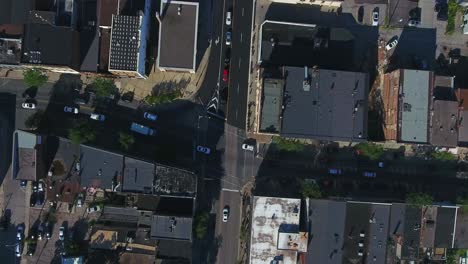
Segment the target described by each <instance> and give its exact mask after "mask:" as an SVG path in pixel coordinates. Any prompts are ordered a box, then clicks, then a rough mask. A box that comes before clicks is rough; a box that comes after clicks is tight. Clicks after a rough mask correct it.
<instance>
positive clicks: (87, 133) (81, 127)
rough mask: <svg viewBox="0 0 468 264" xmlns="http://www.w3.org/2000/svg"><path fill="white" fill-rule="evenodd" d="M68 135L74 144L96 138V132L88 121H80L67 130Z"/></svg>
mask: <svg viewBox="0 0 468 264" xmlns="http://www.w3.org/2000/svg"><path fill="white" fill-rule="evenodd" d="M68 137H69V138H70V140H71V141H72V142H73V143H75V144H81V143H86V142H90V141H94V140H95V139H96V132H95V131H94V128H93V126H92V125H91V124H90V123H88V122H86V121H85V122H80V123H78V124H76V125H75V126H74V127H73V128H72V129H70V130H69V132H68Z"/></svg>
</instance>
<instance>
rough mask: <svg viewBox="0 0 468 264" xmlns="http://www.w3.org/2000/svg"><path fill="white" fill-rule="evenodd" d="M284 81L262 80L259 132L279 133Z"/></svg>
mask: <svg viewBox="0 0 468 264" xmlns="http://www.w3.org/2000/svg"><path fill="white" fill-rule="evenodd" d="M283 90H284V80H281V79H269V78H265V79H264V80H263V89H262V92H263V96H262V111H261V114H260V129H259V130H260V132H265V133H279V132H280V131H281V118H280V117H281V115H282V109H281V108H282V106H283Z"/></svg>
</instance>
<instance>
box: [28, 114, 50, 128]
mask: <svg viewBox="0 0 468 264" xmlns="http://www.w3.org/2000/svg"><path fill="white" fill-rule="evenodd" d="M44 116H45V114H44V111H42V110H37V112H35V113H34V114H32V115H30V116H29V117H28V118H27V119H26V121H24V125H25V126H26V127H27V128H30V129H36V128H38V127H39V125H40V124H41V121H42V120H43V118H44Z"/></svg>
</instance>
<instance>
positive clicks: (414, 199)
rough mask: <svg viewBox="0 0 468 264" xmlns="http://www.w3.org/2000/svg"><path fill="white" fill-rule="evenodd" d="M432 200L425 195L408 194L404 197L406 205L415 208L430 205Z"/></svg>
mask: <svg viewBox="0 0 468 264" xmlns="http://www.w3.org/2000/svg"><path fill="white" fill-rule="evenodd" d="M432 202H433V198H432V196H430V195H429V194H426V193H410V194H408V195H407V196H406V203H407V204H410V205H412V206H416V207H422V206H425V205H432Z"/></svg>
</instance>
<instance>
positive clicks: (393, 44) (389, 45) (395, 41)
mask: <svg viewBox="0 0 468 264" xmlns="http://www.w3.org/2000/svg"><path fill="white" fill-rule="evenodd" d="M397 44H398V39H394V40H392V41H391V42H389V43H388V44H387V45H386V46H385V49H386V50H391V49H393V48H394V47H396V45H397Z"/></svg>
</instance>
